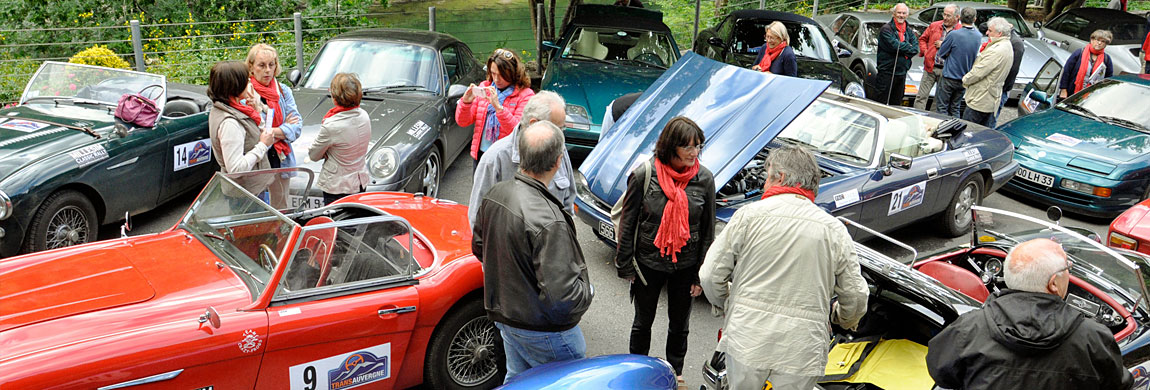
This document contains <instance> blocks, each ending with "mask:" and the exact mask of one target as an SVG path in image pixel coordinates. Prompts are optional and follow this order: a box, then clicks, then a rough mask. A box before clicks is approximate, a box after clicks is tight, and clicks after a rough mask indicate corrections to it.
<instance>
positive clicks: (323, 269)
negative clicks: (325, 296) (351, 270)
mask: <svg viewBox="0 0 1150 390" xmlns="http://www.w3.org/2000/svg"><path fill="white" fill-rule="evenodd" d="M331 222H335V221H334V220H332V219H331V218H329V217H327V216H322V215H321V216H318V217H315V218H312V219H311V220H310V221H307V224H305V225H304V226H305V227H307V226H315V225H320V224H325V223H331ZM335 235H336V228H334V227H329V228H321V229H313V230H306V231H304V233H303V237H302V240H301V242H302V243H303V244H302V245H301V246H300V248H302V249H307V250H310V251H311V253H312V255H311V259H309V260H308V261H307V263H308V265H310V266H312V267H315V268H317V269H319V281H318V282H316V285H315V286H316V287H321V286H323V285H325V284H327V277H328V275H329V274H331V266H332V258H331V257H332V256H331V254H332V251H333V250H334V249H335Z"/></svg>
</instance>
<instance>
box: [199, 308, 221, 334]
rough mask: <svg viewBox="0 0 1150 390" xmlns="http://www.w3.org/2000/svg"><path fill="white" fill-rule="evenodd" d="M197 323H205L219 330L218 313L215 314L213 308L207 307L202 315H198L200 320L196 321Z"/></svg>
mask: <svg viewBox="0 0 1150 390" xmlns="http://www.w3.org/2000/svg"><path fill="white" fill-rule="evenodd" d="M197 322H199V323H201V324H204V323H206V324H208V325H211V326H212V327H213V328H216V329H219V328H220V313H217V312H216V309H215V308H214V307H211V306H208V308H207V309H206V310H204V314H201V315H200V318H199V320H197Z"/></svg>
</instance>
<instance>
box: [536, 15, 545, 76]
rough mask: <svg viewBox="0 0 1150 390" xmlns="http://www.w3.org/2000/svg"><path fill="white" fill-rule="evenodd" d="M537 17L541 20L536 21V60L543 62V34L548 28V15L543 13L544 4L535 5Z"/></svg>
mask: <svg viewBox="0 0 1150 390" xmlns="http://www.w3.org/2000/svg"><path fill="white" fill-rule="evenodd" d="M535 17H536V18H537V19H539V20H536V21H535V26H536V27H538V28H537V29H536V30H538V31H535V58H536V61H537V62H542V61H543V60H542V58H543V32H544V30H545V29H546V28H547V14H545V13H543V2H539V4H536V5H535Z"/></svg>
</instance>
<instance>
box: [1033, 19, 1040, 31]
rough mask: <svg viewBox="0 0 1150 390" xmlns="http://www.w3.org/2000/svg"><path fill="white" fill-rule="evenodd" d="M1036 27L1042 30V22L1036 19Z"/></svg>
mask: <svg viewBox="0 0 1150 390" xmlns="http://www.w3.org/2000/svg"><path fill="white" fill-rule="evenodd" d="M1034 28H1036V29H1039V30H1041V29H1042V22H1041V21H1038V20H1035V21H1034Z"/></svg>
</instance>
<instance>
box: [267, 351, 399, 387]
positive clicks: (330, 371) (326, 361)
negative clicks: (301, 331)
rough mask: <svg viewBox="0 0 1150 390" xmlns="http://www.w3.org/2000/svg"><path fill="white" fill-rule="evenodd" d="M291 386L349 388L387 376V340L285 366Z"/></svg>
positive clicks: (388, 358) (388, 375)
mask: <svg viewBox="0 0 1150 390" xmlns="http://www.w3.org/2000/svg"><path fill="white" fill-rule="evenodd" d="M288 375H290V376H291V388H293V389H314V390H342V389H351V388H355V387H359V386H362V385H366V384H368V383H374V382H379V381H382V380H384V379H387V378H390V377H391V343H387V344H383V345H376V346H373V347H368V348H364V349H361V350H358V351H355V352H349V353H345V354H340V355H336V356H329V357H326V358H323V359H320V360H314V361H310V362H307V363H303V364H297V365H294V366H291V367H290V368H289V369H288Z"/></svg>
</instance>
